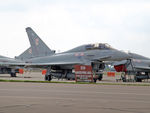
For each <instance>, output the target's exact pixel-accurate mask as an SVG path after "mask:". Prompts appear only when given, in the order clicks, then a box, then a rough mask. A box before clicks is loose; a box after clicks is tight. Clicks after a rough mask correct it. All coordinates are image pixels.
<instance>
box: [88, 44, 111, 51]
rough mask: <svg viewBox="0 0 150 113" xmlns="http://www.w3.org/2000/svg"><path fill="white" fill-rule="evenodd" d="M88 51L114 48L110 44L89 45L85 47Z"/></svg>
mask: <svg viewBox="0 0 150 113" xmlns="http://www.w3.org/2000/svg"><path fill="white" fill-rule="evenodd" d="M85 47H86V50H94V49H103V50H106V49H111V48H112V47H111V46H110V45H109V44H103V43H97V44H88V45H86V46H85Z"/></svg>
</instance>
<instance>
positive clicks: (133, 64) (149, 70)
mask: <svg viewBox="0 0 150 113" xmlns="http://www.w3.org/2000/svg"><path fill="white" fill-rule="evenodd" d="M128 54H129V55H130V56H131V57H132V58H131V60H123V61H120V62H115V63H114V64H113V65H114V68H115V70H116V71H117V72H125V76H123V77H122V79H123V81H126V75H134V76H135V77H134V80H135V81H136V82H141V81H142V80H143V79H150V58H147V57H144V56H142V55H139V54H136V53H131V52H129V53H128Z"/></svg>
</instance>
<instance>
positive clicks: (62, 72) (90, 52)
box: [26, 43, 130, 81]
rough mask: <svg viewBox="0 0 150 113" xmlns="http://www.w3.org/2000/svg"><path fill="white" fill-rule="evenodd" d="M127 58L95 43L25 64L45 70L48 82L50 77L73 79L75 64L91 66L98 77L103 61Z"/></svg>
mask: <svg viewBox="0 0 150 113" xmlns="http://www.w3.org/2000/svg"><path fill="white" fill-rule="evenodd" d="M128 58H130V56H129V55H128V54H126V53H124V52H122V51H119V50H117V49H114V48H112V47H111V46H110V45H108V44H105V43H97V44H86V45H81V46H78V47H76V48H73V49H71V50H69V51H66V52H62V53H55V54H52V55H50V56H44V57H37V58H32V59H29V60H28V61H27V62H26V63H27V66H30V67H38V68H46V69H47V73H46V75H45V80H48V81H50V80H51V79H52V77H57V78H71V77H75V74H74V65H77V64H81V65H91V66H92V69H93V74H96V75H99V74H101V73H100V72H99V71H100V70H103V69H104V68H105V66H104V61H120V60H124V59H128ZM96 80H97V78H96ZM96 80H95V81H96Z"/></svg>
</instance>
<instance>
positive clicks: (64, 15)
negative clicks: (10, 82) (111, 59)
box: [0, 0, 150, 57]
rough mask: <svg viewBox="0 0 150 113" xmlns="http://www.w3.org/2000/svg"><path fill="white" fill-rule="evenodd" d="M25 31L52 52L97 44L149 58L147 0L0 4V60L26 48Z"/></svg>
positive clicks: (149, 9) (9, 0)
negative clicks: (38, 37)
mask: <svg viewBox="0 0 150 113" xmlns="http://www.w3.org/2000/svg"><path fill="white" fill-rule="evenodd" d="M26 27H32V29H33V30H34V31H35V32H36V33H37V34H38V35H39V36H40V37H41V39H42V40H43V41H44V42H45V43H46V44H47V45H48V46H49V47H50V48H51V49H54V50H56V51H61V52H63V51H66V50H69V49H71V48H74V47H76V46H79V45H82V44H87V43H88V44H89V43H98V42H99V43H109V44H110V45H111V46H113V47H114V48H117V49H120V50H126V51H127V50H129V51H131V52H135V53H138V54H141V55H144V56H147V57H150V0H0V55H4V56H8V57H14V56H17V55H19V54H20V53H22V52H23V51H24V50H26V49H27V48H28V47H29V46H30V44H29V41H28V38H27V34H26V31H25V28H26Z"/></svg>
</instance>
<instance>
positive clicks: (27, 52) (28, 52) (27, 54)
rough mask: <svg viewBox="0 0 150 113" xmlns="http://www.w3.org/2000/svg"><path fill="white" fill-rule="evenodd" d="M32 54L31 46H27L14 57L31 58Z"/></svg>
mask: <svg viewBox="0 0 150 113" xmlns="http://www.w3.org/2000/svg"><path fill="white" fill-rule="evenodd" d="M33 57H34V56H33V54H32V49H31V47H30V48H28V49H27V50H25V51H24V52H23V53H21V54H20V55H19V56H16V57H15V59H20V60H24V61H25V60H27V59H30V58H33Z"/></svg>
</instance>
